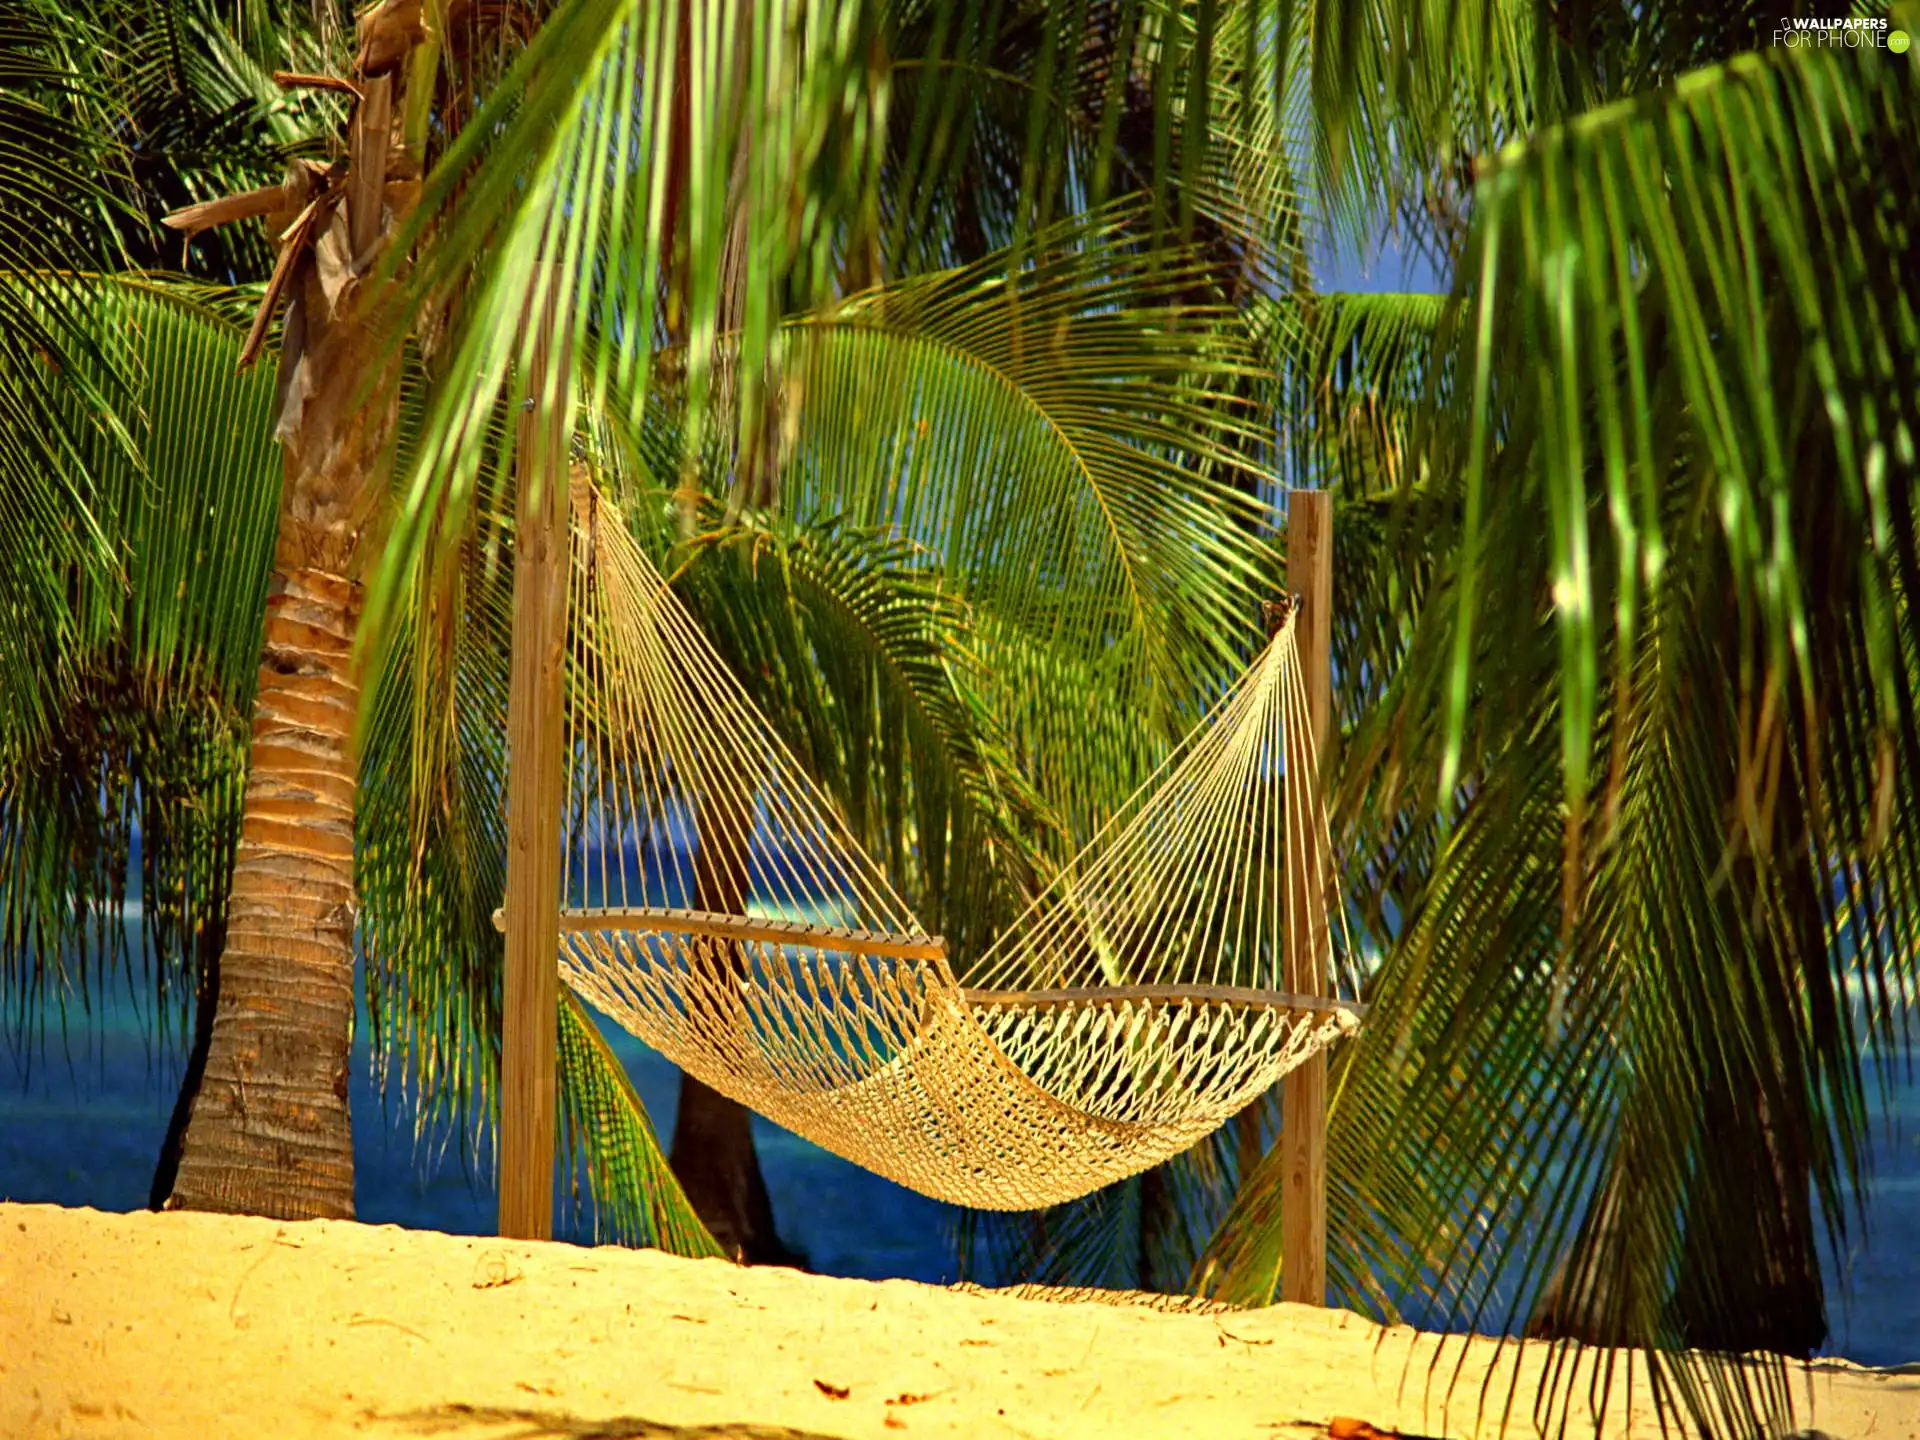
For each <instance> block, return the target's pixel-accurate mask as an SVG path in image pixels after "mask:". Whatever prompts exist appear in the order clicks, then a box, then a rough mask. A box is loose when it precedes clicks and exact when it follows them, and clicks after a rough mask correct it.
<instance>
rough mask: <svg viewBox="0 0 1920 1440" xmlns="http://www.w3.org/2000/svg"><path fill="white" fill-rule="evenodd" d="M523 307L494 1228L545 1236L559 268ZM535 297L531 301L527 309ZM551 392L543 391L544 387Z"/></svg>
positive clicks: (560, 769)
mask: <svg viewBox="0 0 1920 1440" xmlns="http://www.w3.org/2000/svg"><path fill="white" fill-rule="evenodd" d="M538 274H539V278H538V279H537V281H536V284H537V285H538V286H539V289H538V290H536V295H535V299H534V301H533V305H532V306H530V313H537V314H538V316H539V322H538V323H539V327H540V328H539V338H538V340H537V342H536V345H535V349H534V359H533V366H532V369H531V371H530V373H529V375H528V377H527V381H528V383H527V389H528V394H529V395H530V397H531V404H530V406H529V407H528V408H527V409H525V410H523V411H522V412H521V416H520V432H519V438H518V441H517V461H516V468H515V479H516V489H517V491H518V494H517V497H516V502H515V507H514V537H513V658H512V661H511V673H512V689H511V690H510V691H509V693H508V696H507V746H508V749H507V892H506V905H505V910H506V917H505V919H506V934H507V962H506V963H507V972H506V987H505V990H506V993H505V996H504V1003H503V1006H502V1009H501V1015H500V1150H499V1155H498V1157H497V1158H498V1160H499V1168H500V1233H501V1234H502V1235H508V1236H512V1237H514V1238H516V1239H522V1240H547V1239H551V1238H552V1235H553V1150H554V1115H555V1109H556V1105H555V1088H554V1087H555V1068H556V1052H557V1050H558V1047H559V1001H560V993H559V984H560V981H559V974H560V962H559V952H558V945H559V937H560V809H561V803H562V799H563V794H564V789H565V784H566V774H565V756H564V754H563V753H562V752H563V747H564V745H565V739H564V734H565V729H564V727H565V717H564V716H563V715H562V714H561V708H562V705H563V703H564V692H563V690H562V679H563V667H564V665H565V661H566V633H567V565H568V559H569V556H568V526H567V504H568V498H567V487H568V460H569V454H568V451H569V441H570V439H571V436H572V433H573V403H572V377H571V374H570V371H571V369H572V365H571V360H570V356H569V346H568V339H569V335H568V333H567V332H566V331H565V330H564V329H563V330H562V332H561V335H560V344H559V352H560V353H559V355H558V357H557V364H554V365H552V366H550V365H549V364H548V351H549V349H550V348H552V343H553V333H554V328H555V326H554V312H555V309H556V308H557V307H558V305H559V304H560V300H561V297H560V296H558V295H557V294H556V293H555V284H556V281H557V274H558V270H557V267H554V266H551V265H549V266H547V267H544V268H543V270H542V271H541V272H538ZM533 307H537V310H536V309H534V308H533ZM550 384H551V385H554V386H556V387H557V393H556V394H555V395H553V396H552V397H551V398H549V397H548V396H547V395H546V393H545V392H546V391H547V389H548V387H549V385H550Z"/></svg>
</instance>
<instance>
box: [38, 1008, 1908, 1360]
mask: <svg viewBox="0 0 1920 1440" xmlns="http://www.w3.org/2000/svg"><path fill="white" fill-rule="evenodd" d="M6 1023H7V1024H8V1026H9V1027H12V1026H13V1025H14V1024H15V1020H14V1017H9V1018H8V1020H7V1022H6ZM601 1029H602V1031H603V1033H605V1034H606V1036H607V1039H608V1041H609V1042H610V1044H611V1045H612V1046H613V1049H614V1052H615V1053H616V1054H617V1055H618V1056H619V1057H620V1060H621V1062H622V1063H623V1064H624V1065H625V1066H626V1069H627V1073H628V1074H629V1075H630V1076H631V1077H632V1079H633V1082H634V1086H635V1088H636V1090H637V1091H638V1092H639V1095H640V1097H641V1099H642V1100H643V1101H644V1102H645V1104H646V1107H647V1111H648V1114H649V1115H650V1116H651V1117H652V1120H653V1123H654V1125H655V1126H656V1128H657V1130H658V1132H659V1134H660V1135H661V1137H662V1141H663V1143H664V1141H665V1137H667V1136H669V1135H670V1134H671V1133H672V1128H673V1117H674V1107H675V1101H676V1097H677V1089H678V1074H677V1072H676V1071H675V1070H674V1068H673V1066H672V1065H671V1064H670V1063H669V1062H667V1061H666V1060H665V1059H663V1058H662V1057H661V1056H660V1055H658V1054H656V1053H655V1052H654V1051H652V1050H650V1049H648V1048H647V1047H646V1046H645V1045H643V1044H641V1043H640V1042H639V1041H637V1040H635V1039H634V1038H633V1037H631V1036H630V1035H628V1034H627V1033H626V1032H625V1031H624V1030H621V1029H620V1028H619V1027H618V1026H616V1025H614V1024H613V1023H612V1022H610V1021H605V1020H603V1021H602V1024H601ZM367 1035H368V1026H367V1023H366V1017H365V1015H364V1013H363V1014H362V1016H361V1018H360V1023H359V1025H358V1026H357V1027H356V1043H355V1057H354V1058H355V1064H354V1079H353V1088H352V1091H351V1095H350V1103H351V1108H352V1114H353V1128H354V1157H355V1172H356V1173H355V1205H356V1208H357V1211H358V1216H359V1219H360V1220H361V1221H363V1222H365V1223H367V1224H374V1225H380V1224H392V1225H402V1226H406V1227H408V1228H412V1229H427V1230H440V1231H444V1232H447V1233H450V1234H458V1235H487V1234H493V1233H494V1230H495V1218H496V1204H497V1192H496V1190H495V1185H494V1181H493V1175H492V1164H491V1160H490V1157H489V1156H488V1155H487V1154H486V1153H485V1151H484V1150H481V1151H480V1152H478V1153H475V1152H474V1151H473V1150H472V1149H471V1148H470V1147H466V1146H463V1145H462V1144H460V1143H459V1141H458V1138H457V1137H451V1138H449V1137H446V1136H444V1135H442V1136H441V1137H440V1139H439V1142H438V1143H434V1144H429V1145H425V1146H423V1145H422V1144H421V1143H420V1142H419V1141H418V1140H417V1138H416V1123H415V1122H416V1118H417V1116H416V1113H415V1110H414V1108H413V1106H412V1105H411V1104H410V1103H408V1101H407V1100H406V1099H405V1098H404V1097H403V1096H401V1095H400V1094H399V1093H398V1091H397V1088H395V1087H389V1089H388V1090H387V1091H386V1093H384V1094H383V1093H382V1091H381V1090H380V1089H379V1088H378V1087H377V1086H376V1084H375V1081H374V1076H373V1067H372V1065H371V1063H370V1057H369V1054H368V1045H367ZM20 1040H21V1037H20V1036H19V1035H18V1033H17V1032H16V1033H14V1034H13V1035H11V1037H10V1038H9V1040H8V1041H6V1042H0V1199H5V1200H14V1201H34V1202H50V1203H53V1204H59V1205H73V1206H80V1205H86V1206H92V1207H94V1208H95V1209H99V1210H118V1211H129V1210H136V1209H141V1208H143V1207H144V1206H145V1205H146V1203H147V1197H148V1191H149V1188H150V1186H151V1183H152V1178H153V1168H154V1161H155V1158H156V1156H157V1155H158V1153H159V1149H160V1143H161V1139H162V1137H163V1136H164V1134H165V1133H166V1127H167V1121H168V1117H169V1115H170V1114H171V1111H172V1106H173V1103H174V1098H175V1095H176V1093H177V1089H178V1085H179V1077H180V1070H181V1066H182V1055H181V1053H180V1049H179V1047H178V1046H162V1045H160V1044H159V1043H158V1042H157V1041H156V1039H155V1034H154V1030H153V1027H152V1025H151V1024H150V1023H149V1020H148V1018H147V1014H146V1007H145V1006H144V1005H142V1004H140V1003H136V1000H135V999H134V997H133V996H132V995H131V994H129V993H127V992H126V990H125V989H124V988H123V989H122V990H120V991H119V992H118V993H114V994H110V995H108V996H107V997H105V998H104V999H103V998H102V997H100V996H98V995H96V996H95V997H93V1004H92V1008H91V1011H90V1013H87V1014H82V1013H80V1012H79V1011H78V1009H77V1007H76V1009H75V1010H74V1011H73V1012H71V1013H70V1015H69V1018H68V1022H67V1024H66V1027H65V1029H64V1032H63V1030H62V1027H61V1026H60V1024H59V1022H58V1020H57V1019H56V1020H53V1021H50V1022H49V1024H48V1025H47V1026H46V1027H45V1030H44V1031H43V1033H42V1035H41V1037H40V1039H39V1040H38V1041H36V1042H32V1043H29V1044H26V1045H24V1046H22V1045H21V1044H20V1043H19V1042H20ZM1879 1079H1880V1080H1881V1081H1882V1082H1884V1083H1881V1084H1874V1085H1870V1086H1869V1103H1870V1107H1871V1112H1872V1121H1873V1125H1872V1153H1871V1166H1870V1178H1869V1181H1868V1192H1869V1201H1868V1207H1867V1225H1866V1227H1865V1229H1864V1230H1862V1229H1860V1227H1859V1226H1858V1225H1857V1224H1856V1225H1853V1226H1850V1238H1849V1244H1848V1248H1847V1251H1846V1253H1844V1254H1829V1255H1828V1256H1827V1257H1826V1263H1827V1273H1828V1276H1829V1278H1830V1281H1831V1284H1830V1286H1829V1293H1830V1297H1831V1299H1830V1315H1829V1321H1830V1325H1831V1336H1830V1340H1829V1343H1828V1347H1827V1353H1829V1354H1833V1355H1840V1356H1845V1357H1846V1358H1848V1359H1850V1360H1854V1361H1857V1362H1859V1363H1861V1364H1865V1365H1873V1366H1895V1365H1908V1364H1913V1363H1916V1362H1920V1075H1916V1074H1915V1073H1914V1072H1913V1070H1912V1069H1911V1068H1910V1067H1908V1066H1907V1065H1906V1064H1905V1062H1903V1061H1902V1062H1895V1061H1891V1060H1889V1061H1887V1062H1885V1063H1884V1065H1883V1066H1882V1068H1881V1071H1880V1074H1879ZM754 1123H755V1136H756V1140H757V1143H758V1147H759V1152H760V1157H761V1163H762V1167H763V1169H764V1171H765V1175H766V1181H767V1189H768V1191H769V1192H770V1195H771V1198H772V1201H773V1209H774V1214H775V1217H776V1220H777V1223H778V1225H779V1229H780V1231H781V1237H782V1239H783V1240H785V1241H786V1243H787V1244H788V1245H789V1246H790V1247H792V1248H794V1249H796V1250H798V1251H799V1252H801V1253H802V1254H803V1255H804V1256H805V1257H806V1262H807V1266H808V1268H809V1269H811V1270H813V1271H815V1272H817V1273H820V1274H826V1275H842V1276H849V1277H854V1278H858V1279H873V1280H878V1279H888V1278H903V1279H910V1280H921V1281H927V1282H931V1283H948V1282H951V1281H953V1280H955V1279H956V1278H959V1267H958V1264H957V1261H956V1253H957V1252H956V1246H955V1236H956V1234H957V1222H958V1214H957V1212H956V1211H955V1210H954V1209H953V1208H952V1207H950V1206H948V1205H945V1204H942V1203H940V1202H938V1201H934V1200H930V1199H927V1198H926V1197H925V1196H922V1195H918V1194H916V1193H914V1192H913V1191H910V1190H906V1189H903V1188H902V1187H900V1186H898V1185H895V1184H893V1183H892V1182H891V1181H888V1180H884V1179H882V1178H880V1177H879V1176H877V1175H873V1174H871V1173H869V1172H867V1171H865V1170H862V1169H860V1168H859V1167H857V1166H855V1165H853V1164H851V1163H849V1162H847V1161H845V1160H842V1159H840V1158H839V1157H838V1156H836V1155H832V1154H830V1153H828V1152H827V1151H825V1150H822V1149H820V1148H819V1147H818V1146H815V1145H813V1144H810V1143H809V1142H807V1141H805V1140H802V1139H801V1138H799V1137H798V1136H796V1135H793V1134H790V1133H789V1132H787V1131H785V1130H783V1129H781V1128H780V1127H778V1126H776V1125H774V1124H772V1123H770V1122H768V1121H765V1120H763V1119H761V1118H760V1117H758V1116H756V1117H755V1121H754ZM556 1229H557V1230H558V1232H559V1233H560V1236H561V1238H567V1239H572V1240H576V1241H579V1242H582V1243H592V1241H593V1238H594V1237H593V1233H592V1221H591V1212H590V1211H589V1210H585V1209H582V1210H580V1211H579V1212H578V1213H569V1211H568V1210H566V1209H563V1210H562V1211H561V1212H560V1213H559V1215H558V1217H557V1222H556Z"/></svg>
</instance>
